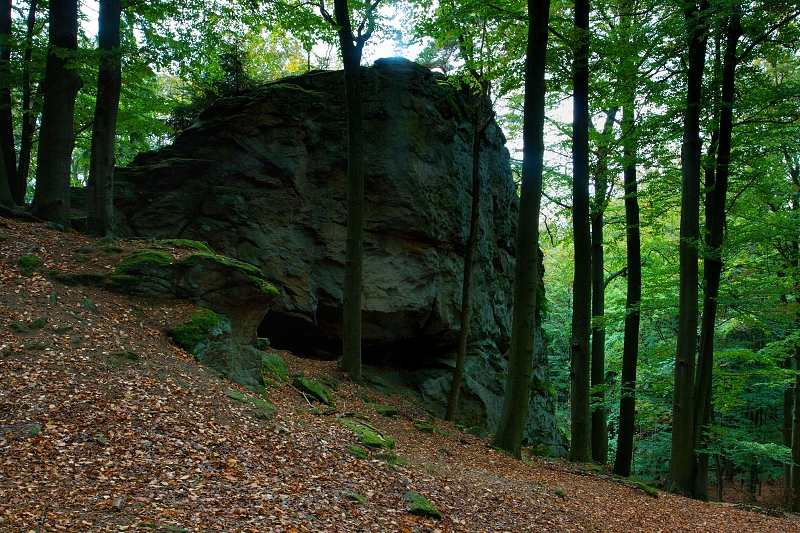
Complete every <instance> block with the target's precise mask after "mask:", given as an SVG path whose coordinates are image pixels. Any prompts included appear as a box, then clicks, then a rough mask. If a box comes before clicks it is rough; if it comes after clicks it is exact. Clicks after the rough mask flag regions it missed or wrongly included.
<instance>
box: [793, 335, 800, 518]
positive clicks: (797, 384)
mask: <svg viewBox="0 0 800 533" xmlns="http://www.w3.org/2000/svg"><path fill="white" fill-rule="evenodd" d="M794 367H795V369H800V346H797V347H795V349H794ZM791 488H792V510H793V511H795V512H798V511H800V372H798V373H797V374H795V378H794V417H793V418H792V476H791Z"/></svg>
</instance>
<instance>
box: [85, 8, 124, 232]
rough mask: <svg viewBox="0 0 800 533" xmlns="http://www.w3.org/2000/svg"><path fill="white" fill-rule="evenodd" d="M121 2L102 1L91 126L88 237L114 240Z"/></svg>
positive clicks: (120, 76)
mask: <svg viewBox="0 0 800 533" xmlns="http://www.w3.org/2000/svg"><path fill="white" fill-rule="evenodd" d="M121 15H122V6H121V2H120V0H100V16H99V19H98V20H99V26H98V28H99V31H98V40H99V47H100V54H101V57H100V71H99V76H98V80H97V101H96V105H95V108H94V122H93V125H92V155H91V160H90V163H89V184H88V189H89V191H88V193H89V220H88V222H89V228H88V230H89V234H90V235H95V236H99V235H103V236H105V237H112V236H113V233H114V229H113V220H112V214H113V206H114V197H113V180H114V146H115V139H116V133H117V111H118V110H119V93H120V87H121V84H122V68H121V63H120V52H119V44H120V37H119V30H120V17H121Z"/></svg>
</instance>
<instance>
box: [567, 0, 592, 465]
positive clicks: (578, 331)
mask: <svg viewBox="0 0 800 533" xmlns="http://www.w3.org/2000/svg"><path fill="white" fill-rule="evenodd" d="M575 28H576V29H577V30H578V32H579V39H580V42H581V44H580V45H579V46H578V47H577V48H576V50H575V56H574V59H573V74H572V81H573V96H572V101H573V121H572V227H573V238H574V244H575V259H574V260H575V276H574V281H573V285H572V298H573V300H572V336H571V338H570V381H571V389H570V414H571V418H572V428H571V430H572V440H571V443H570V450H569V458H570V460H571V461H580V462H588V461H591V459H592V417H591V416H592V415H591V404H590V402H589V378H590V346H589V332H590V330H591V324H592V317H591V310H592V252H591V246H592V245H591V236H590V232H589V36H588V31H589V0H576V1H575Z"/></svg>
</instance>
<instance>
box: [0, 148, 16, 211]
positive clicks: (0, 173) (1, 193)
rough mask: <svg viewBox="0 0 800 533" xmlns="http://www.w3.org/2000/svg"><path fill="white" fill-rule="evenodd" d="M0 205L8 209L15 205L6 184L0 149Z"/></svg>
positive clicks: (3, 162)
mask: <svg viewBox="0 0 800 533" xmlns="http://www.w3.org/2000/svg"><path fill="white" fill-rule="evenodd" d="M0 205H2V206H5V207H8V208H9V209H15V208H16V207H17V204H16V203H15V202H14V198H13V197H12V196H11V189H10V188H9V186H8V176H6V166H5V160H4V159H3V152H2V151H0Z"/></svg>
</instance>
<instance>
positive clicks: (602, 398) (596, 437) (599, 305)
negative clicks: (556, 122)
mask: <svg viewBox="0 0 800 533" xmlns="http://www.w3.org/2000/svg"><path fill="white" fill-rule="evenodd" d="M618 111H619V108H618V107H616V106H615V107H613V108H611V109H610V110H609V111H608V113H607V114H606V120H605V124H603V136H602V140H601V141H600V146H599V149H598V155H597V160H598V161H597V167H596V169H595V176H594V205H593V209H592V213H591V221H592V260H591V265H592V287H594V291H592V375H591V378H592V395H591V400H592V460H594V462H595V463H597V464H601V465H604V464H606V463H607V462H608V422H607V419H606V391H605V384H606V327H605V322H604V316H605V312H606V311H605V306H606V298H605V296H606V291H605V287H606V280H605V267H604V264H605V261H604V257H603V255H604V251H603V226H604V224H605V220H604V216H605V211H606V202H607V197H608V165H607V164H606V160H607V158H608V157H610V153H609V152H610V150H609V145H610V143H611V141H610V138H611V134H612V133H613V130H614V122H615V121H616V119H617V112H618Z"/></svg>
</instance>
